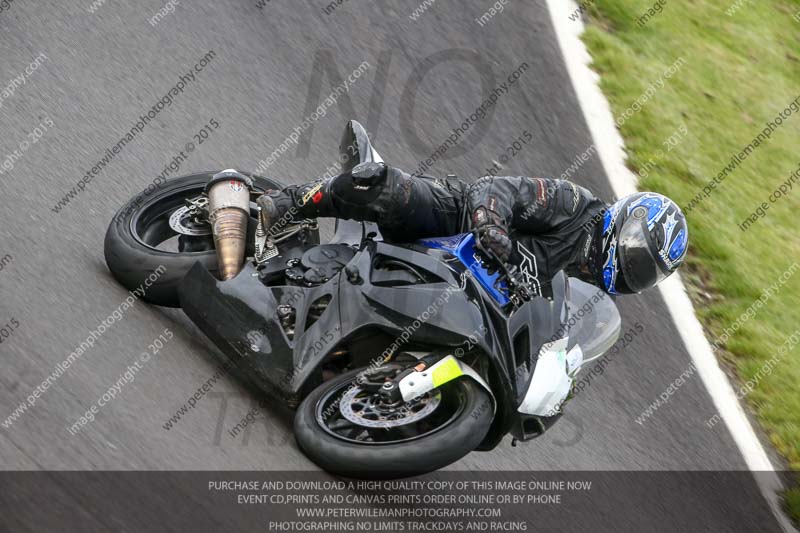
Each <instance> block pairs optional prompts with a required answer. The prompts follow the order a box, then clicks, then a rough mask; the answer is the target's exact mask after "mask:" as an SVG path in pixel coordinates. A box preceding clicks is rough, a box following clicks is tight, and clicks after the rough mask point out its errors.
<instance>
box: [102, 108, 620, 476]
mask: <svg viewBox="0 0 800 533" xmlns="http://www.w3.org/2000/svg"><path fill="white" fill-rule="evenodd" d="M340 150H341V160H342V161H343V163H342V170H343V172H350V171H352V170H353V168H355V167H356V166H357V165H359V164H363V163H371V162H382V161H383V160H382V158H381V157H380V155H379V154H378V153H377V151H376V150H375V148H374V147H373V146H372V144H371V142H370V140H369V138H368V136H367V133H366V131H365V130H364V128H363V127H362V126H361V125H360V124H359V123H358V122H355V121H351V122H349V123H348V125H347V127H346V129H345V133H344V136H343V139H342V143H341V145H340ZM281 187H282V184H281V183H279V182H277V181H275V180H272V179H270V178H266V177H262V176H255V175H250V174H242V173H239V172H236V171H232V170H230V171H223V172H219V173H211V172H209V173H201V174H194V175H190V176H185V177H181V178H177V179H174V180H170V181H169V182H168V183H167V184H166V185H164V186H163V187H161V188H160V189H158V190H157V191H155V192H152V193H151V194H150V195H149V196H146V197H142V196H141V195H140V196H138V197H137V198H135V199H133V200H132V201H131V202H130V203H129V204H128V205H126V206H123V207H122V208H121V209H120V210H119V212H118V214H117V216H116V217H115V219H114V221H113V222H112V223H111V225H110V227H109V229H108V232H107V234H106V240H105V257H106V262H107V264H108V267H109V269H110V271H111V273H112V274H113V275H114V277H115V278H116V279H117V280H118V281H119V282H120V283H122V285H124V286H125V287H127V288H128V289H130V290H133V289H134V288H136V287H139V286H141V284H142V283H143V280H145V278H148V276H149V278H148V279H151V280H152V276H151V274H152V273H153V272H155V271H156V270H158V271H159V272H161V275H160V276H159V277H158V279H157V280H156V281H155V282H153V283H152V284H151V285H150V286H149V288H148V289H147V292H146V294H145V296H144V297H143V298H144V299H145V300H147V301H149V302H151V303H153V304H157V305H163V306H173V307H176V306H179V307H180V308H182V309H183V311H184V312H185V313H186V315H187V316H188V317H189V318H190V319H191V320H192V321H193V322H194V323H195V324H196V325H197V326H198V327H199V328H200V330H201V331H202V332H203V333H204V334H205V335H206V336H207V337H208V338H209V339H210V340H211V341H212V342H213V343H214V344H215V345H216V346H217V347H218V348H219V349H220V351H221V353H220V354H218V356H219V357H222V358H223V359H224V360H223V361H222V362H223V363H225V364H227V365H232V366H233V367H234V368H235V369H236V370H237V375H239V376H241V377H242V378H243V379H246V380H248V381H249V382H250V383H251V384H252V385H255V386H256V387H257V388H258V389H259V390H260V391H263V393H264V394H265V395H267V396H268V397H270V398H272V399H273V400H275V401H277V402H279V403H280V404H284V405H288V406H290V407H292V408H294V409H296V412H295V417H294V433H295V436H296V440H297V443H298V445H299V447H300V448H301V450H302V451H303V452H304V453H305V454H306V455H307V456H308V457H309V458H310V459H311V460H312V461H314V462H315V463H316V464H317V465H319V466H320V467H321V468H323V469H325V470H327V471H329V472H332V473H336V474H339V475H344V476H348V477H356V478H380V479H388V478H394V477H404V476H412V475H417V474H422V473H425V472H430V471H433V470H436V469H439V468H442V467H444V466H446V465H449V464H451V463H453V462H455V461H457V460H459V459H460V458H462V457H464V456H465V455H467V454H468V453H470V452H471V451H473V450H481V451H486V450H491V449H493V448H495V447H496V446H497V445H498V444H499V443H500V442H501V441H502V439H503V438H504V437H505V435H506V434H509V433H510V434H511V435H512V437H513V441H512V443H513V444H516V441H527V440H530V439H532V438H534V437H538V436H540V435H542V434H543V433H545V431H547V429H548V428H550V427H552V425H553V424H554V423H555V422H556V421H557V420H558V419H559V418H560V417H561V415H562V409H563V406H564V403H565V402H566V401H567V400H568V399H569V398H570V397H571V391H572V385H573V382H574V378H575V375H576V373H577V372H578V371H579V370H580V367H581V365H583V364H585V363H586V362H588V361H590V360H592V359H595V358H597V357H600V356H601V355H602V354H603V353H604V352H605V351H606V350H608V349H609V348H610V347H611V346H612V345H613V344H614V342H615V341H616V340H617V337H618V336H619V331H620V316H619V313H618V311H617V309H616V306H615V305H614V303H613V302H612V301H611V299H610V298H609V297H607V296H606V295H605V294H604V293H603V294H599V293H598V290H597V289H596V288H595V287H593V286H591V285H589V284H586V283H584V282H581V281H579V280H577V279H572V278H568V277H567V276H566V275H564V273H563V272H560V273H558V274H557V275H556V276H555V278H554V279H553V280H552V296H551V297H547V298H545V297H541V296H534V295H532V294H531V291H530V290H528V287H527V284H526V282H525V276H524V272H523V271H522V270H520V269H518V268H517V267H514V266H511V267H507V266H504V265H499V266H498V267H497V269H496V271H493V272H490V271H489V270H487V269H486V268H485V267H484V264H483V263H482V262H481V254H480V252H484V253H485V252H486V251H485V250H482V249H480V244H479V243H478V242H477V241H476V239H475V236H474V235H473V234H472V233H465V234H462V235H455V236H443V237H440V238H429V239H423V240H418V241H415V242H409V243H397V242H386V241H384V240H383V239H382V237H381V234H380V231H379V229H378V227H377V226H376V225H375V224H373V223H369V222H355V221H353V220H343V219H337V220H336V222H335V233H334V236H333V238H332V239H331V240H330V241H329V242H327V243H324V244H321V243H320V238H319V227H318V224H317V221H313V220H300V221H296V220H293V219H287V220H283V221H279V223H278V224H277V225H273V226H272V227H271V228H265V227H264V224H263V223H262V221H261V217H260V215H259V210H258V207H257V204H256V203H255V199H256V198H257V197H258V195H260V194H262V193H263V192H264V191H266V190H268V189H277V188H281ZM312 192H313V190H312ZM582 309H583V310H585V311H584V312H583V313H579V314H578V315H576V313H578V310H582ZM576 316H579V317H580V319H579V320H576V318H575V317H576Z"/></svg>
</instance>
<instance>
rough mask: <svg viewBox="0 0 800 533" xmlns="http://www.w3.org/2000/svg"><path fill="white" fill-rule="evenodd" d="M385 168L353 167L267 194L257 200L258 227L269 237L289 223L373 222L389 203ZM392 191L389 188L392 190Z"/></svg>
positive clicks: (372, 166)
mask: <svg viewBox="0 0 800 533" xmlns="http://www.w3.org/2000/svg"><path fill="white" fill-rule="evenodd" d="M386 176H387V167H386V165H384V164H383V163H365V164H362V165H357V166H356V167H355V168H354V169H353V170H352V171H351V172H347V173H344V174H340V175H338V176H334V177H331V178H327V179H320V180H317V181H314V182H311V183H307V184H304V185H292V186H290V187H286V188H285V189H283V190H280V191H276V190H269V191H267V192H265V193H264V194H263V195H262V196H260V197H259V198H258V200H257V201H256V203H257V204H258V206H259V208H260V213H261V215H260V216H261V224H262V227H264V228H265V230H266V231H267V232H268V234H270V235H274V234H275V233H277V232H279V231H281V229H283V228H285V227H286V225H288V224H290V223H291V222H292V221H297V220H302V219H306V218H318V217H339V218H354V219H357V220H369V221H374V222H377V217H378V213H379V212H382V211H385V210H386V209H387V208H388V204H389V203H390V201H389V198H386V194H385V193H386V190H385V189H386V188H385V187H384V185H385V183H386ZM392 188H393V187H392Z"/></svg>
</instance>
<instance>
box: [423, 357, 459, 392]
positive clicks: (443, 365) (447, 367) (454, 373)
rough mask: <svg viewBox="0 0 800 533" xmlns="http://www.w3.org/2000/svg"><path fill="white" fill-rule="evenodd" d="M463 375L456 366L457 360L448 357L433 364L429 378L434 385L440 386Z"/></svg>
mask: <svg viewBox="0 0 800 533" xmlns="http://www.w3.org/2000/svg"><path fill="white" fill-rule="evenodd" d="M463 375H464V373H463V372H462V371H461V367H460V366H458V361H456V360H455V359H453V358H452V357H449V358H447V359H444V360H443V361H441V362H440V363H438V364H436V365H435V367H434V369H433V375H432V377H431V379H432V380H433V386H434V387H440V386H442V385H444V384H445V383H447V382H448V381H452V380H454V379H456V378H457V377H459V376H463Z"/></svg>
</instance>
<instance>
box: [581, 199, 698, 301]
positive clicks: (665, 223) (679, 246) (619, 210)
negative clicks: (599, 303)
mask: <svg viewBox="0 0 800 533" xmlns="http://www.w3.org/2000/svg"><path fill="white" fill-rule="evenodd" d="M602 216H603V219H602V224H598V225H597V229H596V232H595V238H594V243H593V246H592V251H591V266H592V272H593V274H594V277H595V283H597V285H598V286H600V287H602V288H603V289H604V290H605V291H606V292H608V293H609V294H631V293H636V292H641V291H642V290H644V289H647V288H649V287H653V286H655V285H657V284H658V283H659V282H661V281H662V280H663V279H664V278H666V277H667V276H669V275H670V274H672V273H673V272H675V270H677V269H678V267H679V266H680V265H681V263H683V260H684V258H685V257H686V249H687V247H688V243H689V228H688V227H687V225H686V218H685V217H684V216H683V213H682V212H681V209H680V207H678V205H677V204H676V203H675V202H673V201H672V200H670V199H669V198H667V197H666V196H663V195H661V194H658V193H654V192H640V193H636V194H631V195H630V196H626V197H625V198H622V199H621V200H619V201H617V202H616V203H614V204H613V205H611V206H610V207H609V208H608V209H606V211H605V212H604V214H603V215H602Z"/></svg>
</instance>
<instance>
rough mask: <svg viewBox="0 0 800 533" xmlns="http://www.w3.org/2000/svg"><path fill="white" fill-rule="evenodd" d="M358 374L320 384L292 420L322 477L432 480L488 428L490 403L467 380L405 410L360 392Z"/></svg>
mask: <svg viewBox="0 0 800 533" xmlns="http://www.w3.org/2000/svg"><path fill="white" fill-rule="evenodd" d="M378 371H384V372H385V371H386V367H382V368H381V369H379V370H378ZM397 371H399V367H398V369H395V372H397ZM363 372H364V369H359V370H355V371H352V372H349V373H347V374H343V375H341V376H339V377H336V378H333V379H331V380H329V381H327V382H325V383H323V384H322V385H320V386H319V387H317V388H316V389H315V390H314V391H313V392H312V393H311V394H309V395H308V397H306V399H305V400H304V401H303V403H302V404H301V405H300V407H299V409H298V410H297V413H296V415H295V420H294V432H295V436H296V439H297V442H298V444H299V445H300V448H301V449H302V450H303V452H304V453H305V454H306V455H307V456H308V457H309V458H310V459H311V460H312V461H314V462H315V463H316V464H317V465H319V466H320V467H321V468H323V469H324V470H327V471H328V472H332V473H335V474H339V475H344V476H348V477H354V478H367V479H369V478H373V479H390V478H397V477H407V476H414V475H419V474H423V473H426V472H431V471H433V470H437V469H439V468H442V467H444V466H447V465H449V464H450V463H453V462H455V461H457V460H459V459H461V458H462V457H464V456H465V455H467V454H468V453H469V452H471V451H472V450H474V449H475V448H476V447H477V446H478V445H479V444H480V443H481V441H482V440H483V438H484V436H485V435H486V433H487V432H488V430H489V426H490V425H491V423H492V418H493V409H492V399H491V398H490V396H489V394H488V393H487V391H486V390H485V389H483V387H482V386H481V385H479V384H478V383H476V382H475V381H473V380H472V379H469V378H461V379H458V380H456V381H452V382H450V383H447V384H445V385H443V386H442V387H440V388H438V389H435V390H433V391H430V392H429V393H427V394H425V395H423V396H421V397H420V398H417V399H415V400H413V401H412V402H408V403H403V402H399V404H397V405H388V404H386V403H384V402H383V401H382V400H381V398H380V396H379V395H378V394H374V393H370V392H367V391H366V390H364V389H362V388H361V387H360V385H359V382H358V376H359V374H361V373H363ZM372 375H373V374H370V376H372ZM373 379H374V378H372V377H370V380H373Z"/></svg>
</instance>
